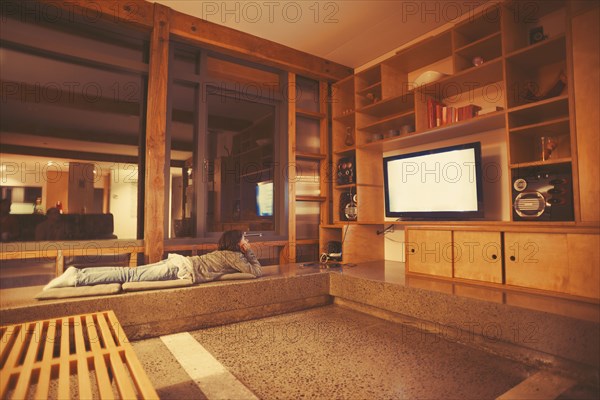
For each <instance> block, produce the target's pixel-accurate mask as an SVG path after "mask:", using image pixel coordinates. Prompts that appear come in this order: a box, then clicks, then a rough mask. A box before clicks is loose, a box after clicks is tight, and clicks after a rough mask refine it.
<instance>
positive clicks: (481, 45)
mask: <svg viewBox="0 0 600 400" xmlns="http://www.w3.org/2000/svg"><path fill="white" fill-rule="evenodd" d="M475 57H481V58H483V61H484V64H485V63H488V62H490V61H493V60H496V59H499V58H500V57H502V37H501V35H500V32H496V33H493V34H491V35H490V36H487V37H484V38H482V39H480V40H478V41H476V42H474V43H471V44H469V45H467V46H465V47H463V48H461V49H459V50H457V51H456V52H455V53H454V65H455V70H456V71H464V70H468V69H469V68H472V67H474V65H473V58H475Z"/></svg>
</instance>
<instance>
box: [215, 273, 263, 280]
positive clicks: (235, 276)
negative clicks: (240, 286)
mask: <svg viewBox="0 0 600 400" xmlns="http://www.w3.org/2000/svg"><path fill="white" fill-rule="evenodd" d="M237 279H256V276H254V275H252V274H249V273H247V272H236V273H234V274H225V275H221V277H220V278H217V280H218V281H234V280H237Z"/></svg>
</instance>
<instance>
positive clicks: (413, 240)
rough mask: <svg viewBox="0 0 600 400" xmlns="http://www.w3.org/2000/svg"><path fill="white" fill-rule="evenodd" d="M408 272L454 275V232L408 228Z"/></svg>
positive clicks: (449, 276)
mask: <svg viewBox="0 0 600 400" xmlns="http://www.w3.org/2000/svg"><path fill="white" fill-rule="evenodd" d="M406 240H407V242H406V268H407V272H418V273H421V274H428V275H437V276H444V277H448V278H451V277H452V232H451V231H430V230H419V229H408V230H407V235H406Z"/></svg>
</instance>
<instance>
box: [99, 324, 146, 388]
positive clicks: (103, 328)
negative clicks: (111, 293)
mask: <svg viewBox="0 0 600 400" xmlns="http://www.w3.org/2000/svg"><path fill="white" fill-rule="evenodd" d="M105 318H106V314H100V315H98V325H100V332H101V333H102V339H103V340H104V344H105V345H106V349H107V350H108V351H109V354H110V356H109V360H110V366H111V369H112V370H113V371H114V378H115V381H116V383H117V389H118V390H119V394H120V396H121V398H124V399H132V398H136V397H137V395H136V392H135V389H134V387H133V385H132V384H131V381H130V380H129V379H127V378H128V375H129V374H128V372H127V371H126V370H125V367H124V365H123V360H122V359H121V355H120V349H119V348H118V346H117V344H116V343H115V341H114V338H113V335H112V332H111V330H110V328H109V325H108V322H110V321H106V319H105ZM115 329H116V330H117V332H118V331H120V327H119V326H118V325H116V327H115ZM117 338H118V335H117Z"/></svg>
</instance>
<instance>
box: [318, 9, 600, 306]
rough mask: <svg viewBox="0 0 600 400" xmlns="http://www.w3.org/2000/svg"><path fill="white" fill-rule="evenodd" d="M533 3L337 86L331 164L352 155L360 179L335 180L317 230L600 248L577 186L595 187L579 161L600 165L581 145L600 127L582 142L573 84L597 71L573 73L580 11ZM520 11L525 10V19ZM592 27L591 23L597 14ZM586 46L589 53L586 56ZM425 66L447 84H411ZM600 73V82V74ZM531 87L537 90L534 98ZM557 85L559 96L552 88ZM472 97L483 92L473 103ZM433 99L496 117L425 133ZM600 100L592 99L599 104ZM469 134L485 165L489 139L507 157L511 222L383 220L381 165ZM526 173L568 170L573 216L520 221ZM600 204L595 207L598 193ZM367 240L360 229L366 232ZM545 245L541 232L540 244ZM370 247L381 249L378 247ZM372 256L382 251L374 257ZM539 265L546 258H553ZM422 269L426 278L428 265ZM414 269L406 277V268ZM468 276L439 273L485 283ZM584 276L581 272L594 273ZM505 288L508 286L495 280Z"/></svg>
mask: <svg viewBox="0 0 600 400" xmlns="http://www.w3.org/2000/svg"><path fill="white" fill-rule="evenodd" d="M526 3H527V4H525V2H519V1H506V2H504V3H501V4H497V5H493V6H491V7H490V8H488V9H487V10H486V11H485V12H484V13H482V14H481V15H478V16H477V15H476V16H472V17H471V18H469V19H467V20H466V21H464V22H461V23H459V24H457V25H455V26H454V27H453V28H452V29H450V30H449V31H446V32H443V33H440V34H438V35H437V36H435V37H430V38H428V39H425V40H423V41H421V42H419V43H416V44H414V45H412V46H410V47H408V48H406V49H403V50H401V51H400V52H398V53H397V54H396V55H394V56H392V57H390V58H389V59H387V60H384V61H382V62H381V63H379V64H377V65H374V66H372V67H370V68H368V69H367V70H364V71H361V72H358V73H357V74H356V75H355V76H354V77H353V78H347V79H345V80H343V81H340V82H338V83H336V84H334V94H337V95H338V96H340V97H339V98H335V99H334V107H333V141H332V146H333V147H332V153H333V155H334V157H333V158H334V159H333V162H334V165H335V163H336V162H337V161H338V160H340V159H342V158H347V157H353V158H354V159H355V163H356V182H354V183H352V184H351V185H338V184H335V183H333V185H332V187H333V199H332V200H333V203H334V212H333V218H332V220H331V221H332V222H333V223H329V224H324V225H322V226H321V229H320V230H321V235H323V236H324V237H325V238H327V240H340V241H348V240H349V241H354V240H355V239H356V237H354V236H353V235H354V232H353V229H357V227H363V228H364V229H365V230H368V229H372V228H373V227H374V226H382V225H383V224H385V225H388V224H394V225H400V226H404V227H405V228H409V227H410V229H425V230H430V231H432V232H433V233H432V234H433V235H434V236H435V231H436V230H437V229H440V228H441V229H444V230H449V229H454V230H456V229H458V230H466V231H471V232H473V233H474V234H475V237H476V236H477V233H478V232H487V233H489V234H491V235H492V236H493V237H494V238H495V239H494V240H496V239H498V240H499V238H500V233H499V232H502V235H504V234H505V232H528V233H530V234H538V233H540V234H541V233H542V232H551V233H552V234H553V235H555V236H552V237H551V239H552V240H558V241H559V240H561V238H563V237H562V236H561V235H560V234H561V233H565V235H564V238H569V239H571V240H575V239H576V238H577V240H579V239H581V240H582V241H583V242H585V243H592V242H594V241H598V236H599V235H598V234H599V233H600V230H599V227H598V222H597V219H596V222H591V223H590V222H584V221H580V220H579V219H578V215H579V214H580V213H582V211H581V210H579V209H578V207H580V205H579V204H580V203H579V202H578V199H579V197H580V194H579V193H578V187H577V183H578V181H580V180H584V181H585V182H586V185H587V186H588V187H591V186H594V185H595V187H598V185H597V184H594V185H591V184H590V183H589V182H590V180H589V178H585V179H582V177H581V176H580V175H578V174H581V172H578V165H579V163H581V162H582V159H583V158H581V159H580V157H579V154H580V153H581V154H582V157H585V159H584V161H583V162H584V164H583V165H584V166H586V167H587V168H588V169H589V168H590V165H591V164H592V161H591V160H592V159H593V160H595V162H596V164H597V163H598V162H599V161H598V152H596V153H595V154H592V151H591V150H588V149H578V148H577V147H576V144H577V142H578V141H579V140H581V139H583V141H584V142H586V143H590V139H589V135H596V136H597V126H596V127H595V128H591V125H592V124H591V123H589V122H584V123H581V124H580V125H581V126H584V127H585V128H586V129H587V130H586V132H585V133H582V132H577V138H575V135H574V127H575V125H576V124H575V121H574V118H575V117H574V115H575V114H574V110H573V107H574V92H573V90H572V85H573V79H574V78H573V76H574V75H575V77H576V79H580V80H582V81H583V80H585V79H586V78H585V74H584V72H583V71H587V72H588V73H589V71H590V69H589V68H588V69H587V70H586V69H585V68H583V69H581V71H580V72H579V73H578V66H577V65H575V66H573V63H572V61H571V59H570V57H571V52H572V49H571V48H570V46H575V45H577V44H576V43H575V44H574V43H573V42H572V39H571V38H570V36H569V35H570V31H569V30H570V29H571V28H570V24H571V20H570V18H573V17H572V16H571V15H570V12H571V11H570V8H571V7H576V6H574V5H572V4H570V3H569V2H566V1H562V0H561V1H554V0H549V1H535V0H534V1H531V2H526ZM523 7H527V9H526V10H525V9H524V8H523ZM588 10H589V9H586V10H585V11H588ZM524 12H527V15H526V17H527V18H525V16H524V15H525V14H523V13H524ZM579 12H582V13H583V12H584V11H579ZM592 20H593V17H592V18H590V21H592ZM540 26H542V27H543V29H544V32H543V33H544V35H546V37H544V38H543V39H542V40H540V41H539V42H533V41H532V40H531V38H530V33H531V31H532V29H534V28H538V27H540ZM582 32H583V31H582ZM590 40H596V41H597V40H598V39H597V38H595V39H590ZM585 46H587V45H586V44H585V42H583V46H582V47H585ZM591 47H593V46H588V47H587V48H591ZM477 58H481V59H482V60H483V63H475V61H476V60H477ZM476 64H478V65H476ZM590 65H593V63H592V64H590ZM572 69H575V71H572ZM427 70H436V71H438V72H442V73H445V74H446V76H445V77H443V78H441V79H439V80H437V81H435V82H431V83H427V84H425V85H420V86H416V85H415V84H414V79H415V77H416V76H419V75H420V74H421V73H422V72H424V71H427ZM595 72H596V74H597V70H596V71H595ZM561 74H562V75H563V76H564V83H565V85H563V87H560V86H561V85H560V83H559V77H561ZM596 82H597V79H596ZM555 86H556V87H555ZM532 88H533V89H535V90H534V91H533V92H532ZM557 88H558V89H559V90H555V89H557ZM490 89H496V90H497V92H499V93H500V95H499V96H497V97H495V98H492V97H493V96H487V97H486V96H485V94H486V90H490ZM553 89H554V90H553ZM476 91H480V92H478V93H476V94H475V95H473V93H474V92H476ZM580 91H581V89H580ZM480 93H483V96H482V95H480ZM478 94H479V95H478ZM589 96H591V97H593V96H596V97H595V98H596V99H597V97H598V94H597V93H596V94H595V95H592V94H591V93H590V94H589ZM428 99H432V100H435V101H437V102H440V103H443V106H447V107H462V106H465V105H469V104H473V105H475V106H479V107H482V108H487V109H490V108H491V109H492V110H495V111H492V112H486V113H485V114H483V115H476V116H474V117H473V118H471V119H466V120H461V121H458V122H446V124H443V125H440V126H435V127H432V128H430V120H429V115H428V112H429V110H428ZM597 104H598V101H597V100H596V108H597ZM577 118H578V120H581V121H589V120H590V116H588V115H579V114H578V115H577ZM436 123H438V122H437V121H436ZM438 124H439V123H438ZM596 125H597V124H596ZM407 128H408V129H407ZM348 130H350V131H351V132H352V133H353V134H354V135H353V139H354V140H353V141H352V143H349V142H347V141H346V140H345V139H346V138H347V132H348ZM470 135H480V136H479V137H482V138H483V139H481V140H482V145H483V150H484V157H485V151H486V148H485V146H486V143H485V140H489V141H491V143H490V145H493V146H498V145H499V144H501V145H503V146H505V148H506V155H505V158H504V159H495V160H496V162H498V163H499V164H500V167H501V169H502V171H503V172H504V171H506V172H508V174H509V179H507V181H508V182H509V187H505V188H503V189H502V191H503V193H506V196H507V198H509V199H510V202H499V203H498V204H499V205H498V206H497V207H499V208H500V207H501V208H506V210H498V211H499V212H498V213H496V215H500V214H502V215H510V217H508V218H509V219H504V218H503V219H501V220H500V219H498V218H494V217H492V218H489V217H488V218H485V219H480V220H473V221H464V222H458V221H388V220H385V218H384V212H383V208H384V204H383V196H384V188H383V168H382V158H383V157H384V156H385V154H386V153H390V152H394V153H402V152H409V151H410V149H412V148H415V149H417V148H418V149H419V150H422V149H423V148H428V147H432V148H433V147H435V146H436V145H437V143H439V142H442V141H445V142H455V143H456V142H460V141H461V140H463V138H465V139H464V140H467V139H466V138H467V137H469V136H470ZM547 137H551V138H552V140H554V141H555V142H556V143H557V146H556V148H555V149H554V151H553V152H552V154H551V156H550V157H549V158H548V157H546V155H544V158H543V159H542V156H541V154H542V153H541V140H542V138H547ZM545 140H546V139H545ZM394 153H392V154H394ZM531 168H541V169H540V171H545V168H550V169H551V170H552V171H557V170H558V171H563V172H564V171H567V172H566V173H567V174H572V175H571V178H570V181H572V182H573V204H574V207H575V213H574V218H573V220H567V221H553V222H542V221H534V220H531V221H517V220H513V218H514V217H513V212H512V201H513V197H512V196H513V194H512V190H513V182H512V178H511V177H513V176H518V172H519V171H522V170H523V169H531ZM596 168H597V167H596ZM561 173H562V172H561ZM542 174H543V172H542ZM596 176H597V175H596ZM567 180H569V178H567ZM348 192H351V193H353V194H356V202H357V210H358V212H357V214H358V218H357V220H356V221H342V220H340V218H338V214H339V212H340V206H339V205H337V204H336V203H338V199H339V197H340V196H342V195H344V193H348ZM495 195H496V196H497V195H498V193H496V194H495ZM588 195H589V193H588ZM593 196H594V199H595V200H594V201H596V204H597V202H598V193H595V194H594V195H593ZM581 207H585V208H586V210H583V211H585V213H586V215H590V214H593V213H591V212H589V211H588V210H587V209H589V208H590V207H592V201H585V202H582V203H581ZM596 214H597V213H596ZM505 218H506V217H505ZM588 221H589V220H588ZM364 233H365V231H363V232H361V234H364ZM461 234H462V233H461ZM578 235H580V236H578ZM459 236H460V235H459ZM467 236H468V235H467ZM559 236H560V237H559ZM357 237H358V236H357ZM373 237H375V236H373ZM542 237H545V236H540V238H542ZM332 238H334V239H332ZM372 242H373V240H371V241H370V242H369V246H366V249H368V250H366V251H371V243H372ZM375 242H377V243H378V244H380V243H383V239H381V240H375ZM576 247H577V246H576V245H575V244H574V242H573V244H570V245H569V247H568V251H569V252H571V251H575V249H576ZM590 251H591V253H590V254H592V256H591V257H592V260H594V261H593V263H595V265H597V264H598V254H597V251H596V250H593V251H592V250H591V249H590ZM377 252H378V250H376V251H375V253H377ZM363 253H365V252H363ZM360 257H366V258H369V255H367V254H361V255H360ZM497 257H499V255H497ZM544 259H545V260H546V261H549V260H551V259H552V257H549V258H548V257H546V258H544ZM503 262H504V261H503ZM408 263H409V260H408V255H407V264H408ZM506 263H512V260H509V259H507V260H506ZM461 265H462V264H461ZM511 265H512V264H511ZM519 265H521V264H519ZM463 267H465V266H464V265H462V267H461V268H463ZM468 267H469V268H470V267H471V266H468ZM419 268H420V267H419ZM423 268H425V270H427V268H429V266H425V267H423ZM573 268H575V266H573ZM435 270H436V269H435V268H433V267H432V268H431V269H430V270H429V272H425V273H432V274H436V273H435ZM407 271H408V272H411V270H410V268H407ZM432 271H433V272H432ZM461 271H462V272H461ZM466 271H467V272H465V270H464V268H463V269H462V270H460V271H458V275H456V276H455V275H453V274H454V272H453V270H452V265H451V266H450V269H448V268H445V269H444V274H446V276H448V277H449V278H451V279H454V278H456V277H459V278H461V279H478V278H469V276H467V277H466V278H465V276H463V275H465V274H467V275H469V274H470V273H471V272H473V271H475V270H473V271H471V270H469V269H468V268H467V270H466ZM586 271H587V272H585V273H589V271H588V270H586ZM420 272H421V273H423V271H420ZM510 272H511V274H512V275H511V282H513V284H515V283H514V282H521V281H520V280H519V279H521V276H520V275H519V274H520V272H519V271H518V270H517V269H511V271H510ZM473 273H474V275H473V276H480V275H479V274H478V273H477V272H476V271H475V272H473ZM461 274H462V275H461ZM515 274H516V277H515ZM568 275H571V273H570V272H569V273H568ZM494 279H495V280H494V281H495V282H496V281H498V279H502V276H501V275H498V274H496V275H495V277H494ZM523 279H525V284H523V283H522V282H521V283H520V284H522V285H525V286H526V287H528V288H532V289H535V282H531V281H530V280H528V278H526V277H525V278H523ZM504 283H506V282H501V283H500V284H504ZM540 288H541V289H545V290H556V291H559V292H562V293H565V291H566V292H567V293H571V292H569V291H568V290H567V289H565V288H564V287H558V286H557V287H554V286H552V285H547V286H544V287H540ZM571 294H573V295H581V294H583V295H585V296H590V295H591V296H592V297H594V296H595V297H598V293H597V290H596V289H593V288H590V287H589V285H588V286H586V285H585V284H582V285H581V287H579V288H577V289H575V290H574V291H573V292H572V293H571Z"/></svg>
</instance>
